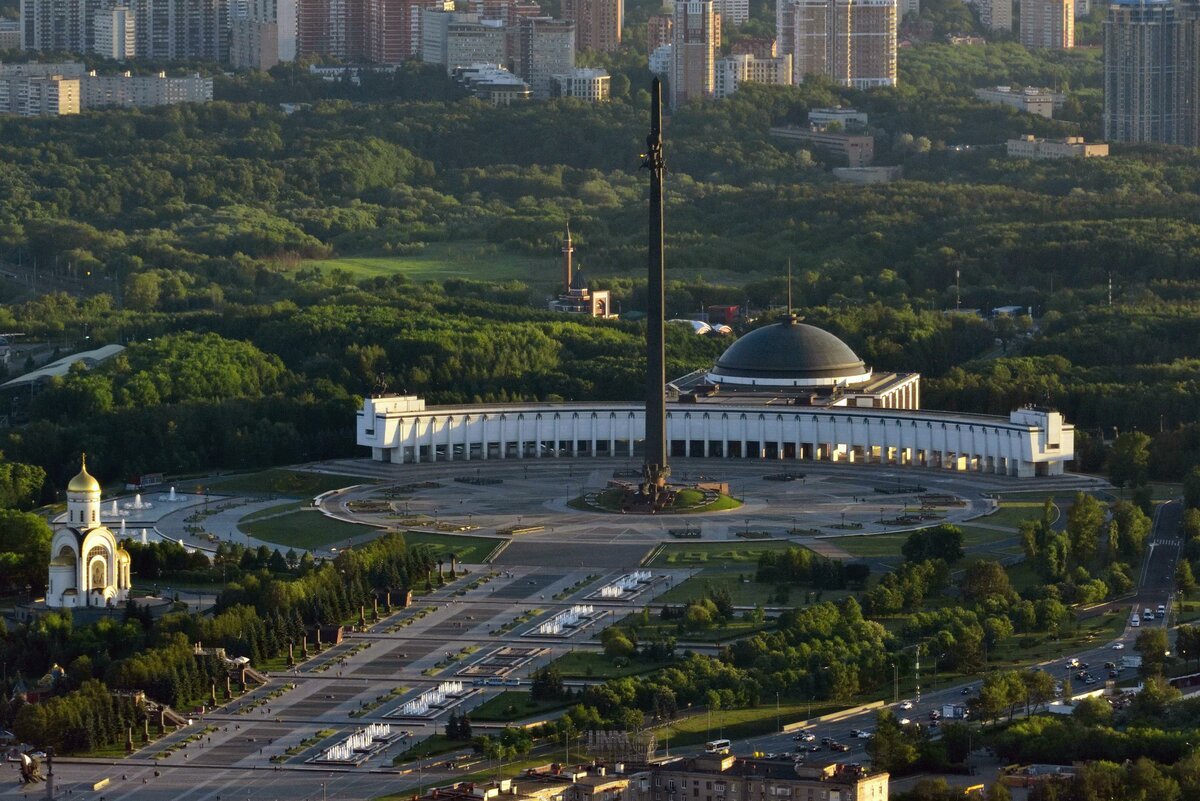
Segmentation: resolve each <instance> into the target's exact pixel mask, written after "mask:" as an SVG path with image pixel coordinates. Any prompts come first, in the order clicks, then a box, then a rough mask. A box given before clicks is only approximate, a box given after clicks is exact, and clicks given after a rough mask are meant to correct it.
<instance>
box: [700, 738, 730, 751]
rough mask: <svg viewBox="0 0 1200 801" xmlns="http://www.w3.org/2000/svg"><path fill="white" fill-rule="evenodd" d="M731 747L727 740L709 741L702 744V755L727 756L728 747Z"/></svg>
mask: <svg viewBox="0 0 1200 801" xmlns="http://www.w3.org/2000/svg"><path fill="white" fill-rule="evenodd" d="M730 745H732V743H730V742H729V741H728V740H710V741H708V742H707V743H705V744H704V753H706V754H727V753H729V746H730Z"/></svg>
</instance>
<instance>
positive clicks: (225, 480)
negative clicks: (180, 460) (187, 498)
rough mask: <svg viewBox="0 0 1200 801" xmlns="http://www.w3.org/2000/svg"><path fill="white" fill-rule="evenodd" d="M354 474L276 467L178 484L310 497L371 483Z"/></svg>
mask: <svg viewBox="0 0 1200 801" xmlns="http://www.w3.org/2000/svg"><path fill="white" fill-rule="evenodd" d="M374 483H375V482H374V481H371V480H370V479H365V478H358V477H356V476H337V475H329V474H326V473H307V472H303V471H300V470H284V469H281V468H276V469H272V470H263V471H262V472H259V473H238V474H236V475H231V476H215V477H213V478H201V479H192V480H189V481H187V482H183V483H181V484H179V485H178V487H177V488H178V489H179V490H180V491H181V492H204V491H206V490H207V491H208V492H212V493H215V494H217V495H283V496H289V497H293V498H311V497H313V496H314V495H320V494H321V493H322V492H329V491H330V490H335V489H341V488H342V487H350V486H353V485H355V484H374Z"/></svg>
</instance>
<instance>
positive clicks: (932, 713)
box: [929, 709, 942, 720]
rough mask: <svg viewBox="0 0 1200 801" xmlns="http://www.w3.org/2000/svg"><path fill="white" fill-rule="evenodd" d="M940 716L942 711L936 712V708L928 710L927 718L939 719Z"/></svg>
mask: <svg viewBox="0 0 1200 801" xmlns="http://www.w3.org/2000/svg"><path fill="white" fill-rule="evenodd" d="M941 717H942V713H941V712H938V711H937V710H936V709H931V710H929V719H930V720H939V719H940V718H941Z"/></svg>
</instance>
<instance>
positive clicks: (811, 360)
mask: <svg viewBox="0 0 1200 801" xmlns="http://www.w3.org/2000/svg"><path fill="white" fill-rule="evenodd" d="M870 372H871V371H870V370H869V369H868V368H867V366H866V365H865V364H863V361H862V359H860V358H858V356H857V355H855V353H854V351H852V350H851V349H850V346H849V345H847V344H846V343H845V342H843V341H842V340H840V339H838V338H837V337H835V336H834V335H833V334H831V333H829V332H828V331H823V330H821V329H820V328H817V327H815V326H811V325H806V324H804V323H798V322H795V321H786V320H785V321H784V322H782V323H774V324H772V325H764V326H763V327H762V328H756V329H755V330H753V331H751V332H750V333H748V334H746V335H745V336H744V337H742V338H741V339H739V340H738V341H737V342H734V343H733V344H732V345H730V346H729V347H728V348H727V349H726V350H725V352H724V353H722V354H721V358H719V359H717V364H716V366H715V367H713V369H712V371H711V372H710V373H709V375H710V376H712V379H713V380H715V381H717V382H720V381H721V380H722V379H727V380H730V381H731V383H738V384H747V383H750V382H751V381H752V380H762V381H765V382H768V383H774V382H788V383H790V382H793V381H799V382H802V383H804V384H810V385H811V384H833V383H837V381H838V379H844V378H850V379H862V378H864V377H865V376H869V375H870Z"/></svg>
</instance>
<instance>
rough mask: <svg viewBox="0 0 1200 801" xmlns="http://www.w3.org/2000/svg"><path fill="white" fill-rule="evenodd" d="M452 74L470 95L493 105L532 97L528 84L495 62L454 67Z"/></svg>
mask: <svg viewBox="0 0 1200 801" xmlns="http://www.w3.org/2000/svg"><path fill="white" fill-rule="evenodd" d="M452 74H453V75H454V79H455V80H456V81H458V82H459V83H460V84H462V85H463V87H465V88H466V89H467V90H468V91H469V92H470V93H471V94H472V95H474V96H475V97H478V98H479V99H480V100H485V101H487V102H489V103H491V104H492V105H493V106H510V105H512V104H513V103H520V102H523V101H526V100H529V99H531V98H532V97H533V92H532V90H531V89H530V87H529V84H527V83H526V82H525V81H523V80H521V79H520V78H518V77H517V76H516V75H513V74H512V73H511V72H509V71H508V70H506V69H505V68H504V67H501V66H499V65H496V64H471V65H470V66H468V67H455V68H454V69H453V70H452Z"/></svg>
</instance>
